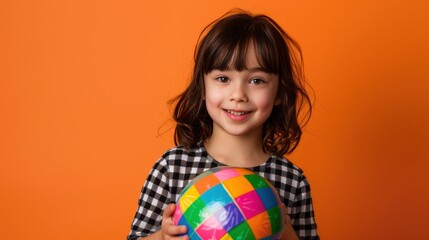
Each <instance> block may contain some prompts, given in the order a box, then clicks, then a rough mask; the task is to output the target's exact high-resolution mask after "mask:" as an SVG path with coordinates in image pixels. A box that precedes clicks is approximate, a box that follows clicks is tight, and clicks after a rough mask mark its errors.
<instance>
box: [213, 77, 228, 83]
mask: <svg viewBox="0 0 429 240" xmlns="http://www.w3.org/2000/svg"><path fill="white" fill-rule="evenodd" d="M228 80H229V79H228V78H227V77H217V78H216V81H218V82H220V83H227V82H228Z"/></svg>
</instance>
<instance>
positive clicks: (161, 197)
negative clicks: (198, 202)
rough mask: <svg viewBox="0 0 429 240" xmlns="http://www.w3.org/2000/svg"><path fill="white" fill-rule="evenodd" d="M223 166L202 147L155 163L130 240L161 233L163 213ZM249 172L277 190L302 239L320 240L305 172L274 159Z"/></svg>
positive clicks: (179, 149) (175, 151) (173, 151)
mask: <svg viewBox="0 0 429 240" xmlns="http://www.w3.org/2000/svg"><path fill="white" fill-rule="evenodd" d="M222 165H223V164H222V163H219V162H217V161H216V160H215V159H213V158H212V157H211V156H210V155H208V153H207V151H206V150H205V148H204V146H203V145H202V144H200V145H199V147H197V148H194V149H189V150H186V149H185V148H183V147H180V146H179V147H175V148H172V149H170V150H168V151H167V152H166V153H165V154H164V155H163V156H162V157H161V158H160V159H159V160H158V161H157V162H156V163H155V165H154V166H153V168H152V170H151V172H150V174H149V176H148V178H147V180H146V182H145V184H144V186H143V188H142V191H141V194H140V198H139V202H138V203H139V205H138V209H137V212H136V215H135V217H134V221H133V223H132V227H131V231H130V233H129V235H128V238H127V239H128V240H135V239H137V238H139V237H142V236H147V235H149V234H152V233H154V232H156V231H158V230H159V229H160V227H161V220H162V212H163V209H164V208H165V207H166V206H167V204H169V203H174V202H176V200H177V198H178V197H179V195H180V192H181V190H182V189H183V188H184V187H185V186H186V184H187V183H188V182H189V181H191V180H192V179H193V178H195V177H196V176H197V175H199V174H200V173H202V172H204V171H206V170H208V169H210V168H214V167H218V166H222ZM249 169H250V170H252V171H254V172H255V173H258V174H259V175H261V176H262V177H264V178H266V179H268V180H269V181H270V182H271V183H272V184H273V186H274V187H275V188H276V189H277V191H278V193H279V195H280V198H281V199H282V201H283V203H284V204H285V205H286V207H287V209H288V213H289V215H290V217H291V220H292V226H293V228H294V229H295V231H296V233H297V235H298V237H299V238H300V239H319V236H318V234H317V225H316V222H315V220H314V211H313V203H312V199H311V194H310V186H309V184H308V182H307V179H306V178H305V176H304V175H303V172H302V170H301V169H299V168H298V167H296V166H295V165H293V164H292V163H291V162H289V161H288V160H287V159H285V158H281V157H277V156H274V155H272V156H271V157H270V158H269V159H268V160H267V162H265V163H264V164H262V165H260V166H257V167H253V168H249Z"/></svg>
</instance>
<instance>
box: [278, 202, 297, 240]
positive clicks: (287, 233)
mask: <svg viewBox="0 0 429 240" xmlns="http://www.w3.org/2000/svg"><path fill="white" fill-rule="evenodd" d="M283 209H284V213H285V215H284V224H285V227H284V229H283V234H282V238H281V239H282V240H299V238H298V235H296V232H295V230H294V229H293V227H292V221H291V219H290V216H289V214H288V212H287V208H286V206H285V205H283Z"/></svg>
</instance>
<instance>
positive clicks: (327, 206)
mask: <svg viewBox="0 0 429 240" xmlns="http://www.w3.org/2000/svg"><path fill="white" fill-rule="evenodd" d="M234 7H240V8H243V9H246V10H249V11H251V12H253V13H264V14H268V15H269V16H271V17H272V18H274V19H275V20H276V21H278V22H279V23H280V25H281V26H283V28H284V29H286V31H288V32H289V33H290V34H291V35H292V36H293V37H294V38H295V39H296V40H297V41H298V42H299V43H300V44H301V46H302V49H303V53H304V60H305V69H306V73H307V77H308V81H309V83H310V84H311V86H312V87H313V89H314V96H315V98H316V102H315V108H314V114H313V117H312V119H311V121H310V123H309V125H307V127H306V128H305V133H304V137H303V141H302V144H301V145H300V146H299V147H298V150H297V151H296V152H294V153H293V154H292V155H290V156H289V158H290V159H291V160H292V161H293V162H294V163H295V164H297V165H298V166H300V167H301V168H303V169H304V171H305V173H306V176H307V177H308V178H309V181H310V183H311V186H312V191H313V199H314V207H315V213H316V220H317V223H318V226H319V233H320V235H321V237H322V239H348V240H353V239H429V231H428V230H427V225H428V221H427V219H428V214H429V207H428V204H429V193H428V187H427V186H428V177H429V171H428V169H429V164H428V160H429V154H428V148H429V145H428V137H429V128H428V123H429V88H428V86H429V71H428V68H429V64H428V57H429V48H428V43H429V37H428V28H427V27H428V26H429V21H428V10H429V8H428V1H424V0H421V1H418V0H410V1H392V0H379V1H372V0H360V1H339V0H325V1H290V0H282V1H256V0H255V1H245V0H236V1H226V0H217V1H196V0H192V1H191V0H189V1H106V0H104V1H101V0H85V1H83V0H62V1H54V0H51V1H48V0H40V1H19V0H16V1H13V0H6V1H5V0H3V1H1V2H0V110H1V112H0V114H1V116H0V123H1V124H0V144H1V145H0V160H1V167H0V186H1V188H0V190H1V198H0V238H1V239H34V240H36V239H112V240H113V239H125V237H126V235H127V234H128V231H129V228H130V225H131V221H132V219H133V215H134V213H135V210H136V207H137V199H138V196H139V193H140V189H141V186H142V184H143V182H144V180H145V179H146V176H147V174H148V172H149V169H150V168H151V166H152V164H153V163H154V161H155V160H157V159H158V158H159V157H160V155H161V154H162V153H163V152H164V151H165V150H166V149H168V148H170V147H171V146H173V141H172V134H173V131H172V130H171V127H172V126H174V125H173V123H172V122H171V120H169V119H170V112H171V109H170V108H169V106H168V105H167V103H166V102H167V101H168V100H169V99H170V98H172V97H174V96H175V95H176V94H178V93H179V92H180V91H181V90H183V89H184V87H185V86H186V84H187V83H188V79H189V76H190V73H191V67H192V54H193V49H194V46H195V43H196V40H197V37H198V35H199V33H200V31H201V30H202V29H203V27H205V26H206V25H207V24H208V23H209V22H211V21H212V20H214V19H215V18H217V17H219V16H220V15H222V14H223V13H225V12H226V11H228V10H230V9H231V8H234Z"/></svg>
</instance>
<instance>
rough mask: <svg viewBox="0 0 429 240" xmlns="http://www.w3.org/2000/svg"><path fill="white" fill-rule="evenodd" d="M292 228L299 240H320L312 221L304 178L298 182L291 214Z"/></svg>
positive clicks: (306, 182)
mask: <svg viewBox="0 0 429 240" xmlns="http://www.w3.org/2000/svg"><path fill="white" fill-rule="evenodd" d="M291 220H292V226H293V228H294V229H295V232H296V233H297V235H298V237H299V239H311V240H317V239H320V238H319V235H318V233H317V225H316V221H315V219H314V209H313V201H312V198H311V191H310V185H309V183H308V181H307V179H306V178H305V177H303V178H302V180H301V181H300V182H299V185H298V188H297V192H296V201H295V204H294V207H293V210H292V213H291Z"/></svg>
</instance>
